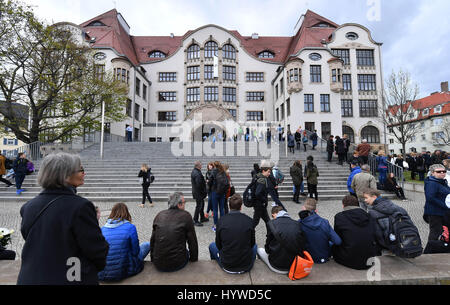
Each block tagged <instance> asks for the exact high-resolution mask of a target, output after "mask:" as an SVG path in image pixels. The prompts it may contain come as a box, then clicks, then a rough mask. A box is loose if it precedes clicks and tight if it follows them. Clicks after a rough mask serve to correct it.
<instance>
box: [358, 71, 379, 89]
mask: <svg viewBox="0 0 450 305" xmlns="http://www.w3.org/2000/svg"><path fill="white" fill-rule="evenodd" d="M358 90H359V91H376V90H377V84H376V79H375V74H359V75H358Z"/></svg>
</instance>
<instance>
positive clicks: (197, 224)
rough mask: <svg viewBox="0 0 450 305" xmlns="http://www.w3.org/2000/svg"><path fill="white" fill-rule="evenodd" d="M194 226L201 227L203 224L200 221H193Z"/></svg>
mask: <svg viewBox="0 0 450 305" xmlns="http://www.w3.org/2000/svg"><path fill="white" fill-rule="evenodd" d="M194 226H196V227H203V224H202V223H201V222H195V221H194Z"/></svg>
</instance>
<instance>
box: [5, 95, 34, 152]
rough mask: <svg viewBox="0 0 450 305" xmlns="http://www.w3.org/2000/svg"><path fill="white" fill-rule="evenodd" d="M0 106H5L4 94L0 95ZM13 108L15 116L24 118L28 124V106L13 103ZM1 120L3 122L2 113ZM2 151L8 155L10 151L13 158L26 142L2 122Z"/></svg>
mask: <svg viewBox="0 0 450 305" xmlns="http://www.w3.org/2000/svg"><path fill="white" fill-rule="evenodd" d="M0 107H5V104H4V98H3V95H1V96H0ZM13 110H14V113H15V117H18V118H21V119H23V120H24V124H28V107H27V106H24V105H20V104H18V103H13ZM0 122H3V116H2V115H1V114H0ZM25 126H26V125H25ZM0 128H1V130H0V151H1V152H2V154H4V155H6V154H7V152H8V157H10V158H12V157H14V156H16V155H17V153H18V148H19V147H21V146H23V145H24V143H23V142H22V141H19V140H18V139H17V138H16V136H15V135H14V133H12V132H11V129H10V128H8V127H5V126H3V125H1V124H0Z"/></svg>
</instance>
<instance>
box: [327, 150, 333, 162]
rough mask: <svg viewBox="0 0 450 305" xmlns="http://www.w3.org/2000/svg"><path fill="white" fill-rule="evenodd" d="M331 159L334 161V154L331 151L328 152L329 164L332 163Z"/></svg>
mask: <svg viewBox="0 0 450 305" xmlns="http://www.w3.org/2000/svg"><path fill="white" fill-rule="evenodd" d="M331 159H333V152H332V151H329V152H328V162H331Z"/></svg>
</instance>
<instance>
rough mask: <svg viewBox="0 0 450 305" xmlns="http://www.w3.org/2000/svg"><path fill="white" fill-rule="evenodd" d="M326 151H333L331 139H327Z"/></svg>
mask: <svg viewBox="0 0 450 305" xmlns="http://www.w3.org/2000/svg"><path fill="white" fill-rule="evenodd" d="M327 152H334V141H333V140H331V139H330V140H328V141H327Z"/></svg>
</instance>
